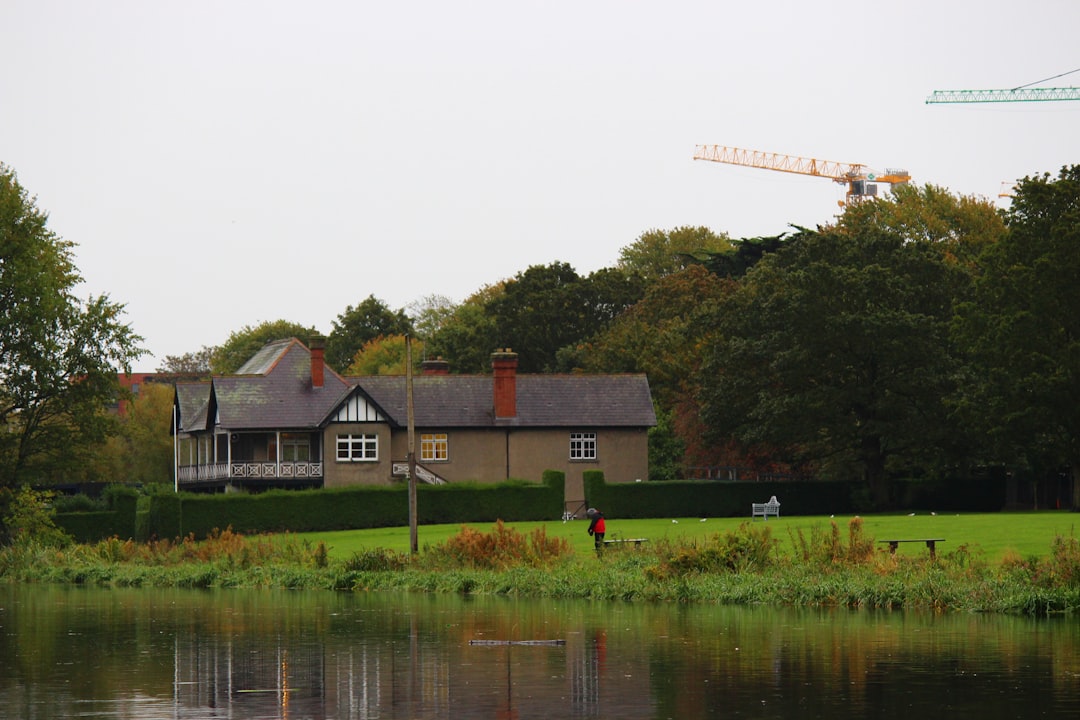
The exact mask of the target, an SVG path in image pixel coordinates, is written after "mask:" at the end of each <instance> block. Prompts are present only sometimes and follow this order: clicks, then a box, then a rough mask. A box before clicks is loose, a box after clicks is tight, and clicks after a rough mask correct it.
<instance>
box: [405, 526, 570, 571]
mask: <svg viewBox="0 0 1080 720" xmlns="http://www.w3.org/2000/svg"><path fill="white" fill-rule="evenodd" d="M425 549H426V552H425V557H424V562H425V564H427V565H429V566H433V567H440V568H447V567H461V568H485V569H494V570H502V569H506V568H509V567H512V566H514V565H528V566H533V567H540V566H544V565H549V564H551V563H553V562H555V561H557V560H559V559H562V558H565V557H568V556H569V555H571V554H572V552H573V551H572V550H571V547H570V543H569V542H568V541H566V540H564V539H562V538H549V537H548V536H547V531H546V530H545V529H544V528H543V527H540V528H537V529H535V530H533V531H532V532H531V533H529V534H528V535H523V534H521V533H520V532H518V531H517V530H514V529H513V528H508V527H506V525H504V524H503V521H502V520H499V521H497V522H496V523H495V526H494V527H493V528H492V530H491V532H490V533H484V532H480V531H479V530H474V529H473V528H470V527H468V526H463V527H462V528H461V531H460V532H459V533H458V534H457V535H454V536H452V537H450V538H448V539H447V541H446V542H445V543H443V544H441V545H436V546H435V547H433V548H425Z"/></svg>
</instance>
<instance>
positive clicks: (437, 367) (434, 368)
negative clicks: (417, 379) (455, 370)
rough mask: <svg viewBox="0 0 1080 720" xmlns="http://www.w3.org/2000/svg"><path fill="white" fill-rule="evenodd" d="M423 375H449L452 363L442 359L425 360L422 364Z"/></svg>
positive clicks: (421, 372)
mask: <svg viewBox="0 0 1080 720" xmlns="http://www.w3.org/2000/svg"><path fill="white" fill-rule="evenodd" d="M420 374H421V375H449V374H450V363H448V362H447V361H446V360H443V359H442V358H441V357H440V358H435V359H434V360H425V361H424V362H422V363H420Z"/></svg>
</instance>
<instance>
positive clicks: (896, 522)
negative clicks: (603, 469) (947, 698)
mask: <svg viewBox="0 0 1080 720" xmlns="http://www.w3.org/2000/svg"><path fill="white" fill-rule="evenodd" d="M851 519H852V518H851V517H836V518H830V517H780V518H779V519H775V518H774V519H770V520H769V521H768V526H769V527H771V528H773V536H774V537H775V538H776V539H778V540H780V542H781V548H780V549H781V550H783V551H787V552H790V551H791V550H792V549H793V546H792V537H793V536H797V535H798V533H799V532H802V533H804V534H805V533H810V532H812V531H813V529H814V528H821V527H827V526H829V524H830V523H832V522H836V523H837V524H838V525H840V526H841V527H845V526H846V524H847V523H848V522H849V521H850V520H851ZM861 519H862V521H863V528H864V532H865V534H866V535H867V536H868V537H871V538H874V539H876V540H887V539H901V538H942V539H944V541H945V542H943V543H941V544H940V545H938V550H939V551H942V552H948V551H950V550H957V549H959V548H961V547H964V548H966V549H967V550H968V551H969V552H972V553H977V554H979V555H980V556H982V557H983V558H985V559H986V560H988V561H990V562H1000V561H1002V560H1003V559H1005V557H1006V556H1015V555H1019V556H1020V557H1024V558H1027V557H1038V556H1045V555H1046V554H1047V553H1049V552H1050V545H1051V543H1052V542H1053V540H1054V538H1055V537H1057V536H1059V535H1061V536H1071V535H1074V534H1077V533H1076V532H1075V530H1076V529H1077V528H1076V525H1077V521H1078V520H1080V514H1077V513H1072V512H1065V511H1045V512H1025V513H973V514H957V513H952V514H938V515H932V514H930V513H916V514H914V515H907V514H897V515H868V516H865V517H862V518H861ZM744 522H746V518H706V519H705V520H704V521H703V520H702V519H701V518H653V519H629V520H621V519H619V518H608V519H607V526H608V533H607V534H608V537H609V538H648V539H649V540H650V541H651V542H654V543H655V542H663V541H687V542H702V541H706V540H708V539H709V538H710V537H711V536H712V535H715V534H716V533H718V532H730V531H732V530H734V529H736V528H738V527H739V526H740V525H741V524H743V523H744ZM754 524H756V525H763V524H764V523H763V521H761V520H760V519H759V520H757V521H755V523H754ZM461 527H462V526H461V525H423V526H421V527H419V528H418V537H419V544H420V547H421V548H423V547H424V546H425V545H438V544H440V543H444V542H446V540H447V538H449V537H451V536H453V535H455V534H456V533H457V532H459V531H460V530H461ZM469 527H473V528H477V529H481V530H487V529H489V528H490V524H487V523H485V524H474V525H470V526H469ZM513 527H514V528H516V529H517V530H519V531H520V532H522V533H529V532H532V531H533V530H535V529H537V528H544V530H545V532H546V533H547V535H548V536H550V537H559V538H564V539H565V540H566V541H567V542H569V543H570V545H571V547H572V548H573V549H574V552H575V553H576V554H578V555H582V556H587V555H589V554H590V551H591V548H592V539H591V538H590V537H589V536H588V535H587V534H586V533H585V529H586V528H587V527H588V525H587V523H586V522H585V521H583V520H571V521H568V522H561V521H557V522H544V523H541V522H523V523H514V524H513ZM296 537H298V538H300V539H301V540H304V541H307V542H311V543H313V544H317V543H320V542H322V543H325V544H326V546H327V548H328V550H329V552H330V555H331V557H333V558H336V559H345V558H348V557H350V556H351V555H352V554H354V553H356V552H362V551H365V550H370V549H372V548H385V549H388V550H393V551H395V552H408V551H409V528H407V527H393V528H373V529H369V530H344V531H339V532H319V533H301V534H299V535H297V536H296ZM898 553H899V554H900V555H902V556H912V557H918V556H919V555H921V554H925V553H926V547H925V546H924V545H922V544H905V545H901V546H900V548H899V550H898Z"/></svg>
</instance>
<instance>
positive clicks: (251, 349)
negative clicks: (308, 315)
mask: <svg viewBox="0 0 1080 720" xmlns="http://www.w3.org/2000/svg"><path fill="white" fill-rule="evenodd" d="M318 334H319V333H318V331H317V330H315V328H311V327H304V326H303V325H300V324H298V323H294V322H289V321H288V320H270V321H266V322H262V323H259V324H258V325H255V326H251V325H245V326H244V327H243V328H241V329H239V330H236V331H234V332H232V333H230V334H229V339H228V340H226V341H225V342H224V343H223V344H222V345H219V346H218V347H216V348H214V351H213V354H212V355H211V357H210V368H211V370H213V371H214V373H216V374H218V375H228V374H229V373H234V372H236V371H237V370H239V369H240V367H241V366H242V365H243V364H244V363H246V362H247V361H248V360H250V359H251V357H252V356H253V355H254V354H255V353H257V352H259V350H261V349H262V347H263V346H264V345H266V344H267V343H270V342H274V341H275V340H286V339H288V338H296V339H297V340H300V341H301V342H305V343H306V342H310V340H311V338H312V337H314V336H316V335H318Z"/></svg>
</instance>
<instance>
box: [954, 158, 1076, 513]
mask: <svg viewBox="0 0 1080 720" xmlns="http://www.w3.org/2000/svg"><path fill="white" fill-rule="evenodd" d="M1005 222H1006V226H1007V228H1008V232H1007V234H1006V235H1005V237H1004V238H1003V239H1002V240H1001V241H1000V242H998V243H996V244H993V245H989V246H988V247H987V248H986V250H985V252H984V253H983V254H982V256H981V257H980V263H981V270H982V272H981V274H980V276H979V278H978V280H977V282H976V285H975V296H974V298H973V299H972V300H971V301H970V302H968V303H966V304H964V305H963V306H961V308H960V312H959V313H958V321H957V324H956V329H957V333H958V336H959V338H960V339H961V341H962V342H963V343H965V344H966V345H967V346H968V347H970V348H971V350H972V355H973V365H972V371H971V372H970V374H969V376H968V383H967V385H966V388H967V392H966V393H965V394H964V396H963V397H964V400H965V403H964V404H963V406H962V409H963V410H964V411H965V413H964V417H965V419H966V420H967V421H968V422H970V423H972V424H973V425H975V426H977V427H979V428H980V429H981V430H982V431H983V433H984V434H985V435H986V437H988V438H990V439H991V440H992V441H993V449H994V451H995V453H996V454H997V456H998V457H999V458H1000V459H1002V460H1004V461H1005V462H1007V463H1010V464H1012V465H1013V467H1018V466H1019V467H1024V466H1026V467H1028V468H1030V469H1032V470H1038V469H1042V470H1044V471H1046V470H1054V471H1056V470H1057V469H1059V468H1061V467H1070V468H1072V469H1073V470H1074V482H1073V493H1074V496H1073V498H1072V504H1073V506H1074V507H1080V481H1077V480H1076V476H1075V468H1077V467H1080V292H1078V291H1077V279H1078V278H1080V165H1073V166H1071V167H1065V168H1062V170H1061V171H1060V173H1059V174H1058V176H1057V177H1051V176H1050V175H1046V174H1044V175H1042V176H1035V177H1028V178H1024V179H1023V180H1021V181H1020V182H1019V184H1018V185H1017V191H1016V195H1015V197H1014V198H1013V201H1012V204H1011V206H1010V208H1009V209H1008V211H1007V212H1006V213H1005Z"/></svg>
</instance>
